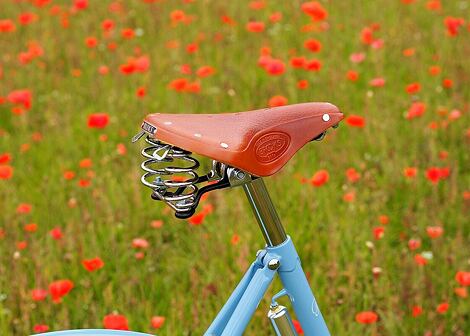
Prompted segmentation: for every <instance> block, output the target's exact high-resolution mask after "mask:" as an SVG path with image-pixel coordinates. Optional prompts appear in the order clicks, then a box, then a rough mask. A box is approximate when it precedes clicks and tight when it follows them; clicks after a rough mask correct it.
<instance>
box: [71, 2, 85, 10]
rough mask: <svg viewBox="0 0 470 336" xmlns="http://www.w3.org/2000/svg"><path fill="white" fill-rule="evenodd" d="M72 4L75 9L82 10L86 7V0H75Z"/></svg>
mask: <svg viewBox="0 0 470 336" xmlns="http://www.w3.org/2000/svg"><path fill="white" fill-rule="evenodd" d="M73 5H74V8H75V9H77V10H83V9H86V8H87V7H88V0H75V1H74V3H73Z"/></svg>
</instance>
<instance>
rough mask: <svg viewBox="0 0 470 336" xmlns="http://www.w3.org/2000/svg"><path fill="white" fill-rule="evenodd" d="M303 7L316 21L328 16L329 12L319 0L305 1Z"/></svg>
mask: <svg viewBox="0 0 470 336" xmlns="http://www.w3.org/2000/svg"><path fill="white" fill-rule="evenodd" d="M301 8H302V11H303V12H304V13H305V14H307V15H310V17H311V18H312V19H313V20H314V21H323V20H325V19H326V18H327V17H328V12H327V11H326V9H325V8H323V6H322V5H321V4H320V3H319V2H318V1H309V2H304V3H303V4H302V7H301Z"/></svg>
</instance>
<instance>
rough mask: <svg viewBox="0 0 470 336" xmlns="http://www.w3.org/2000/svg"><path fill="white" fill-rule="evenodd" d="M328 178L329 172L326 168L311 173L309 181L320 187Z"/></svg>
mask: <svg viewBox="0 0 470 336" xmlns="http://www.w3.org/2000/svg"><path fill="white" fill-rule="evenodd" d="M329 179H330V174H329V173H328V171H327V170H325V169H321V170H319V171H317V172H315V174H313V176H312V178H311V179H310V183H311V184H312V185H313V186H315V187H320V186H322V185H324V184H325V183H326V182H328V180H329Z"/></svg>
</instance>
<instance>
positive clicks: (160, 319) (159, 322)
mask: <svg viewBox="0 0 470 336" xmlns="http://www.w3.org/2000/svg"><path fill="white" fill-rule="evenodd" d="M164 323H165V317H164V316H153V317H152V319H151V320H150V324H151V325H152V327H153V328H155V329H160V328H161V327H163V324H164Z"/></svg>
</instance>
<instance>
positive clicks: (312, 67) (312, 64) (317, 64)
mask: <svg viewBox="0 0 470 336" xmlns="http://www.w3.org/2000/svg"><path fill="white" fill-rule="evenodd" d="M321 67H322V64H321V61H319V60H317V59H312V60H308V61H306V62H305V65H304V69H305V70H307V71H320V69H321Z"/></svg>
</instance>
